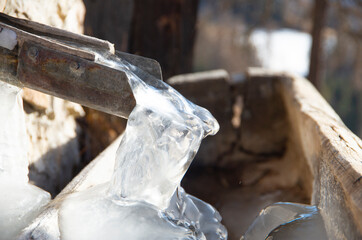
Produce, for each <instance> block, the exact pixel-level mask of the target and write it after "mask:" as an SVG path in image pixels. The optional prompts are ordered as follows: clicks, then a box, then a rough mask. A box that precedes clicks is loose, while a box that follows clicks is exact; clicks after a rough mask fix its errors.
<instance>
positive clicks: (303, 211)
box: [241, 202, 328, 240]
mask: <svg viewBox="0 0 362 240" xmlns="http://www.w3.org/2000/svg"><path fill="white" fill-rule="evenodd" d="M264 239H273V240H288V239H296V240H298V239H301V240H302V239H311V240H323V239H328V238H327V235H326V230H325V227H324V222H323V219H322V217H321V215H320V214H319V211H318V209H317V207H315V206H310V205H305V204H297V203H287V202H279V203H274V204H272V205H270V206H269V207H267V208H265V209H264V210H262V211H261V212H260V214H259V216H258V217H257V218H256V219H255V221H254V222H253V223H252V225H251V226H250V227H249V228H248V230H247V231H246V233H245V235H244V236H243V237H242V238H241V240H264Z"/></svg>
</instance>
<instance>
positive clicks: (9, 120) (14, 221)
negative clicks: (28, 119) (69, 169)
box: [0, 82, 50, 240]
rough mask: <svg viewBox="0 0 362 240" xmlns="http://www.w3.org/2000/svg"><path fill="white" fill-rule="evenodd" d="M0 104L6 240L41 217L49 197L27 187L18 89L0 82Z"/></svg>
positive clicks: (1, 221) (0, 216) (0, 199)
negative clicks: (39, 215)
mask: <svg viewBox="0 0 362 240" xmlns="http://www.w3.org/2000/svg"><path fill="white" fill-rule="evenodd" d="M0 102H1V104H0V126H1V127H0V192H1V195H0V233H1V234H0V240H9V239H15V237H16V236H17V235H18V234H19V233H20V231H21V230H22V229H23V228H24V227H26V226H27V225H28V224H29V223H30V221H31V220H32V219H34V218H35V217H36V216H37V215H38V214H39V213H40V211H41V210H42V208H43V207H44V206H45V205H46V204H47V203H48V202H49V200H50V195H49V193H47V192H45V191H43V190H41V189H39V188H37V187H35V186H33V185H31V184H29V183H28V177H27V175H28V160H27V136H26V130H25V120H24V112H23V105H22V99H21V96H20V89H19V88H17V87H14V86H11V85H9V84H7V83H3V82H0Z"/></svg>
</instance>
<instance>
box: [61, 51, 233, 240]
mask: <svg viewBox="0 0 362 240" xmlns="http://www.w3.org/2000/svg"><path fill="white" fill-rule="evenodd" d="M98 59H99V61H100V62H102V63H104V64H107V66H112V67H114V68H117V69H120V70H122V71H125V72H126V73H127V75H128V78H129V83H130V86H131V88H132V91H133V93H134V96H135V98H136V102H137V105H136V107H135V108H134V110H133V111H132V113H131V114H130V116H129V119H128V122H127V127H126V131H125V133H124V136H123V138H122V142H121V144H120V146H119V149H118V151H117V156H116V164H115V170H114V174H113V176H112V179H111V181H110V182H109V183H107V184H104V185H102V186H97V187H94V188H92V189H89V190H87V191H84V192H80V193H77V194H74V195H73V196H70V197H69V198H68V199H66V200H65V201H64V202H63V204H62V207H61V209H60V212H59V216H60V217H59V219H60V231H61V236H62V239H64V240H72V239H77V240H79V239H100V238H104V239H127V240H141V239H165V240H166V239H200V240H204V239H206V238H207V239H208V240H218V239H226V238H227V232H226V229H225V228H224V227H223V226H222V225H221V223H220V221H221V217H220V215H219V214H218V212H217V211H216V210H215V209H214V208H213V207H212V206H211V205H209V204H206V203H204V202H202V201H201V200H199V199H197V198H194V197H192V196H189V195H187V194H186V193H185V192H184V191H183V189H182V188H181V187H180V182H181V179H182V177H183V176H184V174H185V172H186V171H187V169H188V167H189V166H190V164H191V162H192V160H193V158H194V156H195V154H196V152H197V150H198V148H199V146H200V143H201V140H202V139H203V138H204V137H206V136H207V135H209V134H215V133H216V132H217V131H218V129H219V125H218V123H217V121H216V120H215V119H214V118H213V117H212V115H211V114H210V113H209V112H208V111H207V110H206V109H203V108H201V107H199V106H196V105H194V104H192V103H191V102H189V101H187V100H186V99H185V98H183V96H182V95H180V94H179V93H178V92H176V91H175V90H174V89H172V88H171V87H170V86H168V85H167V84H165V83H163V82H162V81H159V80H155V79H152V77H151V76H149V75H147V74H146V73H144V72H142V71H141V70H139V69H137V68H136V67H134V66H132V65H130V64H129V63H126V62H122V60H119V59H118V60H117V61H110V60H109V59H108V60H107V59H102V58H101V57H99V58H98ZM140 77H142V78H143V79H145V80H146V81H147V83H146V82H144V81H142V80H141V79H140ZM75 229H76V231H77V233H75Z"/></svg>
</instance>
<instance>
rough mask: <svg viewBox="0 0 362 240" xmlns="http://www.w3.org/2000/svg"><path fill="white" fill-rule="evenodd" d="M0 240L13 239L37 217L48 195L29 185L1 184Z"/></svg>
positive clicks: (47, 200) (47, 199) (48, 197)
mask: <svg viewBox="0 0 362 240" xmlns="http://www.w3.org/2000/svg"><path fill="white" fill-rule="evenodd" d="M0 193H1V195H0V233H1V234H0V240H9V239H15V238H16V236H17V235H18V234H19V233H20V232H21V230H22V229H24V228H25V227H27V226H28V225H29V224H30V223H31V221H32V220H33V219H34V218H35V217H37V216H38V215H39V213H40V212H41V210H42V209H43V208H44V206H45V205H46V204H47V203H48V202H49V200H50V195H49V193H47V192H45V191H44V190H42V189H40V188H38V187H36V186H33V185H31V184H27V183H26V184H17V183H15V184H14V183H11V182H1V184H0Z"/></svg>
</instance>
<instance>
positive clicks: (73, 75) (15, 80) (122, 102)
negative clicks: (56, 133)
mask: <svg viewBox="0 0 362 240" xmlns="http://www.w3.org/2000/svg"><path fill="white" fill-rule="evenodd" d="M6 34H7V35H8V37H10V40H4V37H6V36H5V35H6ZM2 35H3V36H2ZM7 41H10V45H9V42H7ZM11 41H13V44H12V42H11ZM97 54H106V55H111V56H116V57H118V58H120V59H123V60H125V61H127V62H128V63H130V64H132V65H134V66H136V67H137V68H139V69H141V70H142V71H143V72H145V73H147V74H149V75H151V76H153V77H154V78H156V79H160V80H162V74H161V68H160V65H159V63H158V62H157V61H155V60H153V59H149V58H145V57H141V56H137V55H133V54H128V53H124V52H119V51H116V50H115V48H114V45H113V44H111V43H110V42H108V41H104V40H101V39H97V38H94V37H90V36H85V35H80V34H75V33H71V32H68V31H65V30H61V29H57V28H54V27H50V26H47V25H43V24H39V23H36V22H32V21H29V20H24V19H18V18H14V17H10V16H8V15H6V14H3V13H0V80H1V81H4V82H7V83H9V84H12V85H15V86H18V87H21V88H23V87H27V88H31V89H34V90H37V91H40V92H43V93H46V94H49V95H53V96H56V97H59V98H63V99H65V100H69V101H72V102H76V103H79V104H81V105H84V106H87V107H90V108H94V109H96V110H99V111H103V112H106V113H109V114H113V115H116V116H119V117H122V118H128V116H129V114H130V112H131V111H132V109H133V108H134V107H135V105H136V101H135V98H134V96H133V93H132V90H131V88H130V86H129V83H128V76H127V74H126V73H125V72H124V71H122V70H119V69H114V68H112V67H111V66H107V65H106V64H104V63H101V62H98V61H96V57H97Z"/></svg>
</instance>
